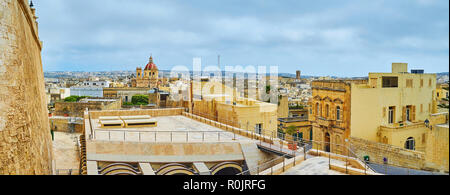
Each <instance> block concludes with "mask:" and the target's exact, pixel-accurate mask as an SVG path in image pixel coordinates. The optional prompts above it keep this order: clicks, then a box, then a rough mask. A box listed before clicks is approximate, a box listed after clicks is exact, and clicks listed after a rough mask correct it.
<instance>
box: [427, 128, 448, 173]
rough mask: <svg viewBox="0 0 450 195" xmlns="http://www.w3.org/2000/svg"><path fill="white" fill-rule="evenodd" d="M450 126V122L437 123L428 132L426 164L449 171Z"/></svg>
mask: <svg viewBox="0 0 450 195" xmlns="http://www.w3.org/2000/svg"><path fill="white" fill-rule="evenodd" d="M448 134H449V128H448V123H447V124H443V125H436V126H435V127H434V128H433V130H432V131H430V132H429V133H428V136H427V138H428V140H427V148H426V151H425V152H426V160H427V164H426V166H427V167H429V168H432V169H438V170H440V171H446V172H447V173H448V171H449V164H448V161H449V150H448V149H449V144H448V138H449V135H448Z"/></svg>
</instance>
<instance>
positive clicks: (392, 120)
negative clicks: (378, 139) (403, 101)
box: [388, 107, 395, 124]
mask: <svg viewBox="0 0 450 195" xmlns="http://www.w3.org/2000/svg"><path fill="white" fill-rule="evenodd" d="M394 114H395V107H389V119H388V120H389V124H393V123H394V117H395V116H394Z"/></svg>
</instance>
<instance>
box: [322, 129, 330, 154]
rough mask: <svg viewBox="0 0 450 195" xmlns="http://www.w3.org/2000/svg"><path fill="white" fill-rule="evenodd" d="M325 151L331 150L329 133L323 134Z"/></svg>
mask: <svg viewBox="0 0 450 195" xmlns="http://www.w3.org/2000/svg"><path fill="white" fill-rule="evenodd" d="M324 140H325V152H331V148H330V142H331V136H330V134H329V133H326V134H325V139H324Z"/></svg>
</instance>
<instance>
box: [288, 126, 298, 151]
mask: <svg viewBox="0 0 450 195" xmlns="http://www.w3.org/2000/svg"><path fill="white" fill-rule="evenodd" d="M285 133H286V134H288V135H290V136H291V137H292V139H291V140H287V139H286V141H287V142H288V147H289V149H291V150H297V144H296V143H295V141H294V136H293V135H294V134H295V133H297V127H295V126H289V127H288V128H286V131H285Z"/></svg>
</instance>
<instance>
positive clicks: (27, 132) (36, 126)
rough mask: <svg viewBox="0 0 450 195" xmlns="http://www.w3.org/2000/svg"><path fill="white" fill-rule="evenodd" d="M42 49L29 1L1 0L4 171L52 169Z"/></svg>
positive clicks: (0, 152) (0, 169)
mask: <svg viewBox="0 0 450 195" xmlns="http://www.w3.org/2000/svg"><path fill="white" fill-rule="evenodd" d="M41 49H42V43H41V42H40V40H39V38H38V33H37V24H36V21H35V18H34V15H33V13H32V10H31V9H30V8H29V6H28V2H27V1H25V0H2V1H0V175H3V174H6V175H8V174H12V175H14V174H15V175H17V174H20V175H32V174H51V173H52V145H51V144H52V143H51V134H50V126H49V121H48V112H47V108H46V99H45V98H46V96H45V88H44V74H43V70H42V62H41Z"/></svg>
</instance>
